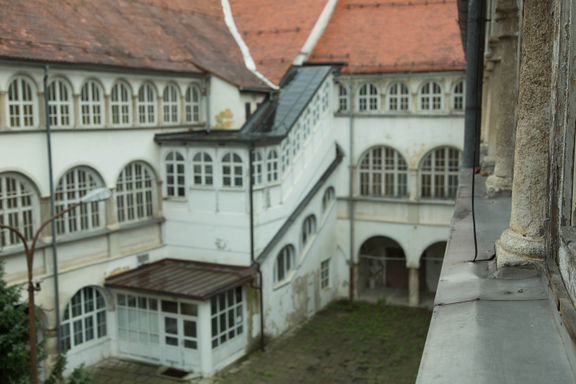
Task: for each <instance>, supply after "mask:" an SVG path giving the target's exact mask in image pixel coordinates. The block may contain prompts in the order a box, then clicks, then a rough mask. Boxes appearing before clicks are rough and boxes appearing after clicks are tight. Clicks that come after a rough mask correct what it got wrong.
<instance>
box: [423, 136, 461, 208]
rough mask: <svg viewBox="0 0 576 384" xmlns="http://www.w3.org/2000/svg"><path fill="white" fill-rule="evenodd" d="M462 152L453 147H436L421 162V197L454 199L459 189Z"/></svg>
mask: <svg viewBox="0 0 576 384" xmlns="http://www.w3.org/2000/svg"><path fill="white" fill-rule="evenodd" d="M460 157H461V153H460V151H459V150H458V149H456V148H452V147H440V148H435V149H433V150H431V151H430V152H428V153H427V154H426V155H425V156H424V157H423V158H422V161H421V163H420V198H422V199H448V200H454V199H455V198H456V192H457V189H458V172H459V168H460Z"/></svg>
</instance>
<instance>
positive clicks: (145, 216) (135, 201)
mask: <svg viewBox="0 0 576 384" xmlns="http://www.w3.org/2000/svg"><path fill="white" fill-rule="evenodd" d="M138 169H140V170H139V171H137V170H138ZM128 170H129V172H128ZM127 173H130V175H127ZM136 173H140V175H135V174H136ZM127 177H129V179H128V180H126V178H127ZM156 180H157V179H156V173H155V172H154V169H153V168H152V167H151V166H150V165H148V164H147V163H145V162H143V161H132V162H130V163H128V164H127V165H126V166H125V167H124V168H122V171H121V172H120V174H119V175H118V178H117V179H116V190H115V191H114V202H115V204H116V207H115V208H116V209H115V211H116V221H117V222H118V224H120V225H124V224H130V223H135V222H139V221H146V220H150V219H152V218H154V215H155V214H156V209H157V202H156V193H157V191H156ZM121 182H122V185H123V187H122V188H120V186H121ZM138 184H145V185H146V184H149V185H148V186H147V187H146V188H137V185H138ZM128 185H130V188H126V186H128ZM139 200H140V201H141V203H139Z"/></svg>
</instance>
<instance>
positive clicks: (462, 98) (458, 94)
mask: <svg viewBox="0 0 576 384" xmlns="http://www.w3.org/2000/svg"><path fill="white" fill-rule="evenodd" d="M457 104H460V106H459V107H457ZM450 106H451V107H452V111H454V112H464V109H465V108H466V83H465V82H464V80H458V81H456V82H455V83H454V85H453V86H452V95H451V102H450Z"/></svg>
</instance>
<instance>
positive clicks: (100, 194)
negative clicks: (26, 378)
mask: <svg viewBox="0 0 576 384" xmlns="http://www.w3.org/2000/svg"><path fill="white" fill-rule="evenodd" d="M111 195H112V194H111V193H110V190H109V189H107V188H97V189H93V190H92V191H90V192H88V193H87V194H86V195H84V197H82V198H81V199H80V201H78V202H77V203H74V204H72V205H71V206H69V207H68V208H66V209H65V210H63V211H61V212H59V213H58V214H56V215H54V216H52V217H50V218H49V219H47V220H46V221H44V222H43V223H42V225H40V228H38V230H37V231H36V233H35V234H34V238H33V239H32V243H31V244H30V246H28V243H27V241H26V237H25V236H24V235H23V234H22V232H20V231H19V230H18V229H17V228H14V227H11V226H9V225H4V224H2V223H0V229H2V228H5V229H8V230H9V231H12V232H14V233H15V234H16V236H18V237H19V238H20V240H22V243H23V244H24V249H25V251H26V266H27V267H28V324H29V327H30V366H31V370H32V372H31V374H32V380H31V381H32V384H38V354H37V350H36V319H35V317H36V316H35V313H34V306H35V305H34V291H37V290H39V288H37V287H36V286H35V285H34V282H33V281H32V277H33V276H32V272H33V266H34V251H35V250H36V243H37V242H38V238H39V237H40V234H41V233H42V231H43V230H44V228H46V226H47V225H48V224H50V223H51V222H52V221H54V220H56V219H57V218H59V217H61V216H64V215H65V214H66V213H68V212H70V211H72V210H74V209H76V208H78V207H79V206H81V205H82V204H86V203H94V202H97V201H103V200H107V199H109V198H110V196H111ZM52 236H55V234H54V233H53V234H52ZM56 310H57V311H58V310H59V308H56Z"/></svg>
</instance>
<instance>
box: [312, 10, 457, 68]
mask: <svg viewBox="0 0 576 384" xmlns="http://www.w3.org/2000/svg"><path fill="white" fill-rule="evenodd" d="M457 20H458V9H457V1H456V0H339V1H338V4H337V6H336V9H335V10H334V13H333V15H332V19H331V20H330V23H329V24H328V27H327V28H326V30H325V32H324V34H323V35H322V37H321V38H320V40H319V41H318V44H317V45H316V47H315V49H314V51H313V52H312V55H311V56H310V58H309V61H310V62H327V61H345V62H347V63H348V66H347V67H345V68H344V69H343V72H348V73H379V72H423V71H446V70H464V68H465V59H464V51H463V49H462V45H461V40H460V30H459V28H458V21H457Z"/></svg>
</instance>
